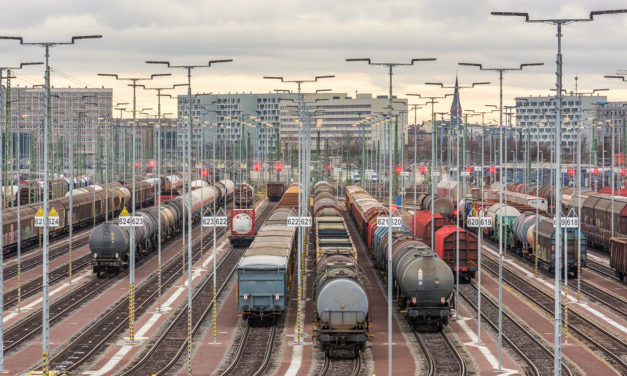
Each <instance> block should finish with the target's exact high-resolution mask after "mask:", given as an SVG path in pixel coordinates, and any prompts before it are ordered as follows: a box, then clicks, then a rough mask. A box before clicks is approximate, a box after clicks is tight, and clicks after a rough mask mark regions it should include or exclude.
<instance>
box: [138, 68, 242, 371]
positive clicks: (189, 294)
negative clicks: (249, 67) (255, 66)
mask: <svg viewBox="0 0 627 376" xmlns="http://www.w3.org/2000/svg"><path fill="white" fill-rule="evenodd" d="M232 61H233V59H220V60H209V62H208V63H207V64H204V65H171V64H170V62H169V61H153V60H148V61H146V63H147V64H164V65H167V67H168V68H172V69H184V70H185V71H187V105H188V109H187V110H188V115H187V117H188V124H187V127H188V128H187V137H188V141H187V185H188V188H189V192H190V194H188V195H187V205H188V207H189V208H191V207H192V195H191V191H192V69H196V68H209V67H211V65H212V64H217V63H230V62H232ZM168 75H169V74H168ZM183 194H185V185H183ZM225 215H226V213H225ZM214 256H215V255H214ZM213 268H214V269H213V291H214V293H213V298H214V301H215V298H216V293H215V291H216V260H215V258H214V262H213ZM214 307H215V304H214ZM214 309H215V308H214ZM187 317H188V322H190V323H191V320H192V211H191V210H188V211H187ZM214 325H215V322H214ZM191 330H192V328H191V325H188V330H187V344H188V346H187V364H188V372H189V373H190V374H191V372H192V368H191V367H192V332H191Z"/></svg>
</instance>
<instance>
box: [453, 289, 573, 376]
mask: <svg viewBox="0 0 627 376" xmlns="http://www.w3.org/2000/svg"><path fill="white" fill-rule="evenodd" d="M459 295H460V296H461V297H462V298H463V299H464V300H465V301H466V303H468V305H469V306H470V307H472V309H473V310H474V311H475V312H478V309H477V306H476V305H475V303H474V302H476V301H477V286H476V285H475V284H474V283H473V284H466V285H459ZM481 301H482V302H483V305H482V306H481V318H482V319H483V320H484V322H487V323H488V325H490V327H492V329H493V330H495V331H497V332H498V325H497V324H496V323H497V322H498V303H496V302H495V301H494V300H493V299H492V298H491V297H489V296H487V295H486V294H485V293H483V292H482V293H481ZM502 313H503V341H505V343H507V344H508V345H509V347H510V348H511V349H512V350H513V351H514V352H515V353H517V354H518V356H519V357H520V358H521V359H522V360H523V361H524V363H525V364H524V366H523V367H524V368H523V370H524V371H525V374H527V375H537V376H540V375H550V374H552V373H553V359H554V358H553V350H552V349H550V348H549V347H547V346H546V345H545V344H544V342H543V341H542V340H541V339H539V338H537V337H536V336H534V335H533V334H532V333H531V332H530V331H529V330H527V329H526V328H525V327H524V326H523V325H521V324H520V323H518V321H516V320H514V318H513V317H511V316H510V315H509V313H508V312H507V311H505V310H503V311H502ZM562 373H563V374H564V375H568V376H572V372H571V371H570V369H569V368H568V366H567V365H566V364H565V363H564V362H562Z"/></svg>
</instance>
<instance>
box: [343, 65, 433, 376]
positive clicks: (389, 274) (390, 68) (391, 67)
mask: <svg viewBox="0 0 627 376" xmlns="http://www.w3.org/2000/svg"><path fill="white" fill-rule="evenodd" d="M435 60H436V59H435V58H420V59H415V58H414V59H411V61H410V62H409V63H373V62H372V61H371V59H370V58H357V59H346V61H348V62H354V61H361V62H367V63H368V65H377V66H383V67H386V68H387V69H388V75H389V80H390V92H389V98H388V99H389V105H388V121H389V123H388V152H389V158H390V160H389V173H390V178H391V177H392V173H393V171H392V168H393V167H392V160H393V157H392V147H391V145H392V143H391V139H392V126H391V125H392V124H391V122H392V109H393V107H392V75H393V70H394V68H395V67H398V66H410V65H414V63H416V62H423V61H435ZM388 193H389V200H388V201H389V202H388V204H389V208H388V210H389V219H388V249H392V215H393V213H392V184H391V179H390V181H388ZM387 261H388V265H387V284H388V374H389V375H392V283H393V280H394V278H393V275H392V252H388V260H387Z"/></svg>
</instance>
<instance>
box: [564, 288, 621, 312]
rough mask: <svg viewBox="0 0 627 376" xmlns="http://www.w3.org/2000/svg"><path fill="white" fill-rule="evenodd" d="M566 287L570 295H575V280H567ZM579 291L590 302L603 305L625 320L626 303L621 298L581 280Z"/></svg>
mask: <svg viewBox="0 0 627 376" xmlns="http://www.w3.org/2000/svg"><path fill="white" fill-rule="evenodd" d="M568 285H569V286H570V287H571V290H570V291H572V292H571V294H576V291H577V280H572V279H569V280H568ZM581 291H583V292H584V293H585V294H586V295H588V296H589V298H590V299H591V300H592V301H595V302H597V303H599V304H603V305H604V306H606V307H607V308H609V309H610V310H611V311H614V313H616V314H617V315H618V316H619V317H621V318H623V319H624V320H627V302H626V301H625V300H624V299H623V298H621V297H619V296H618V295H614V294H612V293H611V292H609V291H607V290H605V289H604V288H602V287H600V286H597V285H595V284H594V283H590V282H588V281H586V280H581Z"/></svg>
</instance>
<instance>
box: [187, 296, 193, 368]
mask: <svg viewBox="0 0 627 376" xmlns="http://www.w3.org/2000/svg"><path fill="white" fill-rule="evenodd" d="M187 375H188V376H191V375H192V308H191V307H187Z"/></svg>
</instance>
